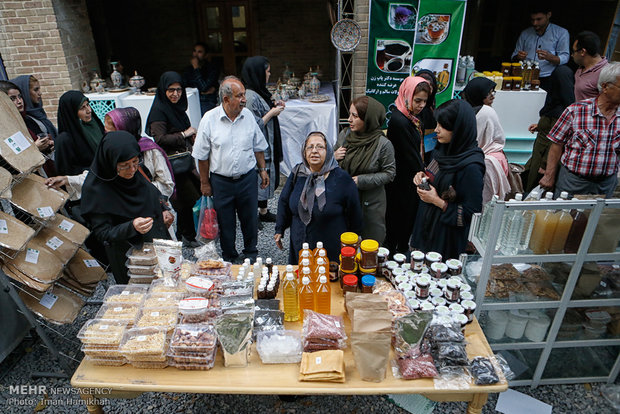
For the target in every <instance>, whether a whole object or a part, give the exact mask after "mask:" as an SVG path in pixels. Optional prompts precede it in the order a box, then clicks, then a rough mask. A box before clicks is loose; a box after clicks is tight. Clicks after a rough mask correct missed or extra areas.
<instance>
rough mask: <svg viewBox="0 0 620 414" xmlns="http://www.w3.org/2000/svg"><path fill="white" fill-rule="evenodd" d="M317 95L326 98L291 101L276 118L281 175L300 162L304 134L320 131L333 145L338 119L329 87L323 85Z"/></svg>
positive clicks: (330, 87)
mask: <svg viewBox="0 0 620 414" xmlns="http://www.w3.org/2000/svg"><path fill="white" fill-rule="evenodd" d="M319 94H320V95H326V96H328V97H329V99H328V100H327V101H325V102H320V103H313V102H309V101H308V99H307V98H306V99H291V100H289V101H287V102H286V108H285V109H284V111H282V113H281V114H280V115H279V116H278V120H279V121H280V131H281V134H282V152H283V154H284V160H283V161H282V163H281V164H280V168H281V171H282V174H285V175H287V176H288V175H289V174H290V172H291V170H292V169H293V167H294V166H295V165H297V164H299V163H300V162H301V146H302V145H303V143H304V140H305V139H306V136H307V135H308V133H310V132H312V131H321V132H323V133H324V134H325V136H326V137H327V139H328V140H329V142H330V143H331V144H332V145H334V144H335V143H336V138H338V129H337V122H338V118H337V116H336V112H337V111H336V109H337V107H336V98H335V96H334V90H333V87H332V85H331V84H324V85H323V86H322V87H321V89H320V90H319Z"/></svg>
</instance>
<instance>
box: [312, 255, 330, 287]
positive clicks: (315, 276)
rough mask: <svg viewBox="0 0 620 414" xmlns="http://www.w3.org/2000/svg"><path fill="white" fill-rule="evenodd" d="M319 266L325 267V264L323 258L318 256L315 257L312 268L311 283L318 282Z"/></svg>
mask: <svg viewBox="0 0 620 414" xmlns="http://www.w3.org/2000/svg"><path fill="white" fill-rule="evenodd" d="M320 267H323V268H327V267H326V266H325V259H323V258H322V257H319V258H317V259H316V262H315V265H314V267H313V269H312V282H313V283H318V282H319V268H320Z"/></svg>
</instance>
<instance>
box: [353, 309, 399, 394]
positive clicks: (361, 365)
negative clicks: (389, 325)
mask: <svg viewBox="0 0 620 414" xmlns="http://www.w3.org/2000/svg"><path fill="white" fill-rule="evenodd" d="M388 313H389V312H388ZM390 341H391V334H390V333H389V332H353V333H351V349H352V350H353V357H354V358H355V365H356V366H357V370H358V372H359V373H360V377H361V378H362V380H363V381H371V382H381V381H383V380H384V379H385V373H386V371H387V364H388V361H389V359H390Z"/></svg>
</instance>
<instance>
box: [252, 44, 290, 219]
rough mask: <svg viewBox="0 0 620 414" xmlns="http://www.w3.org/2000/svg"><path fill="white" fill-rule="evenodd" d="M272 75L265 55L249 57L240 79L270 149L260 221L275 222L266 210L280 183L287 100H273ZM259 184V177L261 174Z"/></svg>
mask: <svg viewBox="0 0 620 414" xmlns="http://www.w3.org/2000/svg"><path fill="white" fill-rule="evenodd" d="M270 75H271V65H270V64H269V60H267V58H266V57H264V56H252V57H250V58H248V59H247V60H246V61H245V63H244V64H243V69H241V79H242V80H243V83H244V84H245V88H246V91H245V98H246V100H247V103H246V107H247V108H248V109H249V110H250V111H252V113H253V114H254V118H256V122H257V123H258V126H259V127H260V129H261V131H263V134H264V135H265V139H266V140H267V144H269V148H268V149H267V150H266V151H265V165H266V167H267V170H268V172H269V186H268V187H266V188H264V189H262V188H260V185H259V189H258V208H259V215H258V218H259V220H260V221H264V222H274V221H276V216H275V214H273V213H270V212H269V210H267V201H268V200H269V199H270V198H271V197H273V193H274V192H275V189H276V188H278V185H279V184H280V161H282V159H283V156H282V136H281V135H280V123H279V122H278V115H280V114H281V113H282V111H283V110H284V102H282V101H278V102H276V103H274V102H273V101H272V100H271V93H270V92H269V91H268V90H267V82H269V76H270ZM258 179H259V184H260V180H261V178H260V176H259V177H258Z"/></svg>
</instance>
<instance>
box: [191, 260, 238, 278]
mask: <svg viewBox="0 0 620 414" xmlns="http://www.w3.org/2000/svg"><path fill="white" fill-rule="evenodd" d="M192 273H193V274H195V275H206V276H215V275H220V276H228V277H230V275H231V274H232V263H230V262H225V261H223V260H200V261H198V262H196V264H195V265H194V268H193V269H192Z"/></svg>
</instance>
